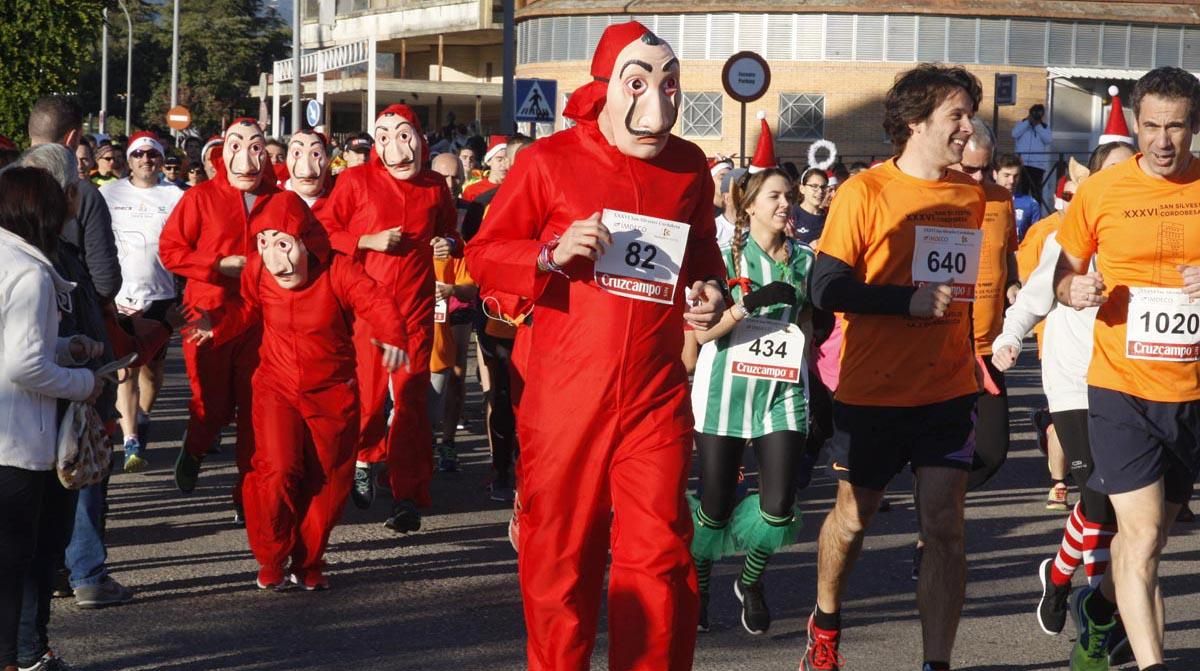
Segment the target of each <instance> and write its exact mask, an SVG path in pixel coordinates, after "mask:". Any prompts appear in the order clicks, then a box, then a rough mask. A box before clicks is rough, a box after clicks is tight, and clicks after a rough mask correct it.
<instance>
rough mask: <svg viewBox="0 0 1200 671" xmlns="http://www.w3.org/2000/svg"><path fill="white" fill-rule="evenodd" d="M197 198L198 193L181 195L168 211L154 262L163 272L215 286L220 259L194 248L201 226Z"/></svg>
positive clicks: (213, 254)
mask: <svg viewBox="0 0 1200 671" xmlns="http://www.w3.org/2000/svg"><path fill="white" fill-rule="evenodd" d="M189 196H190V197H189ZM200 196H201V193H200V192H199V191H197V192H191V193H185V194H184V195H183V198H181V199H180V200H179V203H178V204H177V205H176V206H175V209H174V210H172V211H171V216H169V217H167V223H166V225H164V226H163V229H162V233H160V234H159V236H158V258H159V259H160V260H161V261H162V264H163V267H164V268H166V269H167V270H169V271H171V272H173V273H175V274H176V275H180V276H182V277H186V278H187V279H189V280H197V281H200V282H208V283H209V284H216V283H218V282H220V281H221V276H220V274H219V273H218V272H217V261H220V260H221V255H220V254H217V253H216V252H213V251H211V250H207V249H199V248H198V247H197V243H198V242H199V240H200V228H201V227H202V226H203V225H204V213H203V212H202V211H201V209H202V208H201V204H200Z"/></svg>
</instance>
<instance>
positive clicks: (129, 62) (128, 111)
mask: <svg viewBox="0 0 1200 671" xmlns="http://www.w3.org/2000/svg"><path fill="white" fill-rule="evenodd" d="M120 4H121V11H122V12H125V25H126V27H127V28H128V29H129V56H128V57H127V59H126V62H125V135H129V134H130V133H129V131H130V130H132V128H131V122H132V116H133V20H132V19H130V18H129V10H128V9H126V8H125V0H120Z"/></svg>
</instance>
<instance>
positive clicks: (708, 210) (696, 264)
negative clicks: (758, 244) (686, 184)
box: [687, 175, 726, 285]
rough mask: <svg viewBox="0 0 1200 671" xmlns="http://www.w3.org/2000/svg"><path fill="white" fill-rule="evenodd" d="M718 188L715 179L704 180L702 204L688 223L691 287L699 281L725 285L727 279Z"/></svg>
mask: <svg viewBox="0 0 1200 671" xmlns="http://www.w3.org/2000/svg"><path fill="white" fill-rule="evenodd" d="M706 177H707V175H706ZM714 188H715V187H714V185H713V181H712V180H711V179H701V180H700V202H699V203H698V204H697V205H696V209H695V210H693V211H692V216H691V217H690V218H689V219H688V224H689V225H690V226H691V229H690V230H689V231H688V259H687V268H688V277H687V282H688V284H689V285H690V284H691V283H692V282H695V281H697V280H700V281H703V280H711V279H715V280H717V281H718V282H723V281H724V279H725V274H726V271H725V261H724V259H723V258H721V248H720V246H718V245H717V222H716V217H715V216H714V215H713V208H712V202H713V190H714Z"/></svg>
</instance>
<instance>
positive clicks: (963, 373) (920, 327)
mask: <svg viewBox="0 0 1200 671" xmlns="http://www.w3.org/2000/svg"><path fill="white" fill-rule="evenodd" d="M983 216H984V196H983V190H982V189H980V188H979V185H977V184H976V183H975V182H974V180H972V179H971V178H970V177H968V176H966V175H964V174H962V173H960V172H958V171H954V170H947V171H946V174H945V176H943V177H942V178H941V179H940V180H936V181H931V180H924V179H918V178H916V177H912V176H910V175H906V174H904V173H903V172H902V171H901V170H900V169H899V168H897V167H896V163H895V159H892V160H889V161H887V162H886V163H884V164H881V165H879V166H877V167H876V168H873V169H871V170H866V171H864V172H861V173H859V174H857V175H855V176H854V177H852V178H851V179H850V180H848V181H847V182H846V183H845V184H843V185H842V186H841V187H840V188H839V189H838V194H837V197H835V198H834V199H833V205H832V206H831V207H830V210H829V217H828V218H827V219H826V222H825V230H824V232H823V234H822V236H821V241H820V249H821V253H822V254H828V255H830V256H832V257H834V258H837V259H839V260H841V261H842V262H843V263H845V264H846V265H848V266H850V267H851V268H853V269H854V274H855V277H856V278H857V279H859V280H861V281H864V282H866V283H867V284H874V285H888V284H891V285H903V286H912V284H913V277H912V265H913V252H914V249H915V247H916V232H917V227H918V226H935V227H941V228H965V229H975V230H978V229H979V228H980V226H981V225H982V223H983ZM845 318H846V322H845V327H846V329H845V336H844V338H845V339H844V341H843V344H842V369H841V378H840V380H839V383H838V389H837V399H838V400H839V401H841V402H842V403H849V404H853V405H871V406H892V407H915V406H921V405H929V404H931V403H940V402H942V401H946V400H949V399H952V398H957V397H959V396H965V395H967V394H974V393H976V392H977V391H978V386H977V384H976V381H975V353H974V347H973V344H974V339H973V328H972V326H973V325H972V323H971V318H970V316H969V314H968V304H967V303H962V302H955V303H954V304H953V305H951V307H950V309H949V310H948V311H947V313H946V315H945V316H944V317H942V318H940V319H916V318H912V317H897V316H889V315H864V314H851V313H848V314H846V315H845Z"/></svg>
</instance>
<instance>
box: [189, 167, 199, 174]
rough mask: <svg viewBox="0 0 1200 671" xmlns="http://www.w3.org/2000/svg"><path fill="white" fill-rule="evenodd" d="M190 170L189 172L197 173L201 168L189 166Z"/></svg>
mask: <svg viewBox="0 0 1200 671" xmlns="http://www.w3.org/2000/svg"><path fill="white" fill-rule="evenodd" d="M188 172H189V173H193V172H195V173H199V172H200V168H188Z"/></svg>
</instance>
